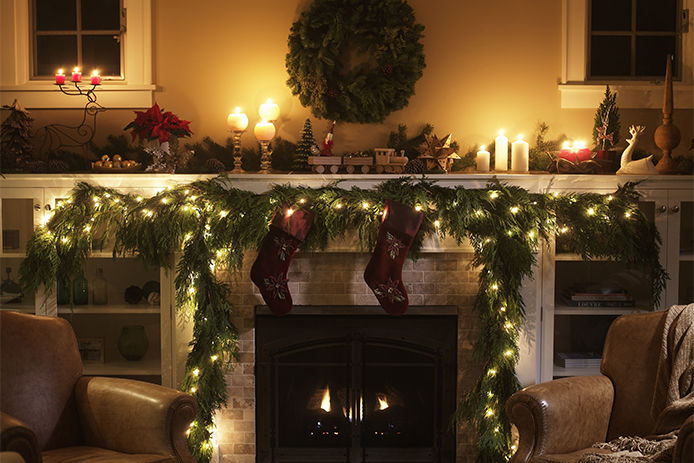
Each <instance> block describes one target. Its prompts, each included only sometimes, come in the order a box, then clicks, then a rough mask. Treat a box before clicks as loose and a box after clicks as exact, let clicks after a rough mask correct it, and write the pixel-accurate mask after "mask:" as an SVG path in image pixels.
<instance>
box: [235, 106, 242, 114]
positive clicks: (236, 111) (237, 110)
mask: <svg viewBox="0 0 694 463" xmlns="http://www.w3.org/2000/svg"><path fill="white" fill-rule="evenodd" d="M240 112H241V108H239V107H238V106H237V107H235V108H234V114H239V113H240Z"/></svg>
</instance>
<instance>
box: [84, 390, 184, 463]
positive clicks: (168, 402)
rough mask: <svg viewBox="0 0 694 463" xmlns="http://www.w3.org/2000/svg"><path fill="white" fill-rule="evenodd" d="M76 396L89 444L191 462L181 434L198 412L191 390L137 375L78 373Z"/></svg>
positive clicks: (86, 440) (85, 436)
mask: <svg viewBox="0 0 694 463" xmlns="http://www.w3.org/2000/svg"><path fill="white" fill-rule="evenodd" d="M75 397H76V400H77V410H78V413H79V417H80V421H81V423H82V431H83V434H84V439H85V442H86V443H87V444H88V445H93V446H96V447H103V448H107V449H111V450H116V451H120V452H126V453H155V454H162V455H171V456H175V457H176V458H177V460H178V461H180V462H191V463H192V462H195V459H194V458H193V456H192V454H191V453H190V451H189V450H188V445H187V443H186V434H185V432H186V430H187V429H188V427H189V425H190V423H191V422H192V421H193V418H194V417H195V413H196V412H197V402H196V401H195V399H194V398H193V397H192V396H191V395H189V394H185V393H183V392H179V391H176V390H174V389H169V388H166V387H162V386H157V385H156V384H150V383H145V382H142V381H133V380H129V379H120V378H104V377H83V378H81V379H80V380H79V381H78V382H77V384H76V385H75ZM143 436H147V438H146V439H143V438H142V437H143Z"/></svg>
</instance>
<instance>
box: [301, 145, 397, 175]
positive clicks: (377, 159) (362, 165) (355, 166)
mask: <svg viewBox="0 0 694 463" xmlns="http://www.w3.org/2000/svg"><path fill="white" fill-rule="evenodd" d="M407 161H408V159H407V156H405V153H404V152H403V151H401V152H400V154H397V153H396V152H395V150H394V149H392V148H376V149H375V150H374V156H373V157H371V156H368V155H366V156H364V155H356V156H349V155H347V156H309V158H308V163H309V165H310V166H311V170H312V171H313V172H315V173H317V174H324V173H326V172H329V173H331V174H337V173H338V172H340V170H343V171H344V172H346V173H348V174H353V173H355V172H357V170H358V171H359V172H360V173H362V174H368V173H369V172H372V171H373V172H376V173H377V174H383V173H387V174H401V173H403V172H405V164H407Z"/></svg>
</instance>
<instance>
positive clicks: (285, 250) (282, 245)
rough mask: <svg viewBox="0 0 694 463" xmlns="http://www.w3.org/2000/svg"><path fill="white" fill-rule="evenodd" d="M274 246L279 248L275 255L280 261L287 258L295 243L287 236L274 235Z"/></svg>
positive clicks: (294, 247)
mask: <svg viewBox="0 0 694 463" xmlns="http://www.w3.org/2000/svg"><path fill="white" fill-rule="evenodd" d="M274 243H275V246H277V247H278V248H279V250H278V251H277V255H278V256H279V258H280V260H281V261H285V260H287V256H289V254H291V253H292V252H294V250H295V249H296V244H294V243H293V242H292V240H288V239H287V238H278V237H277V236H275V239H274Z"/></svg>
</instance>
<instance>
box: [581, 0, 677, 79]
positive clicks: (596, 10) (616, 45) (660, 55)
mask: <svg viewBox="0 0 694 463" xmlns="http://www.w3.org/2000/svg"><path fill="white" fill-rule="evenodd" d="M589 5H590V13H589V18H590V23H589V29H590V30H589V32H590V33H589V41H590V45H589V47H588V50H589V54H590V59H589V60H588V78H589V79H600V80H604V79H611V80H617V79H629V80H639V79H645V80H652V79H654V78H662V76H663V75H664V74H665V62H666V57H667V55H673V56H674V57H675V59H674V67H673V75H674V76H679V70H680V68H681V65H680V59H679V57H680V56H681V52H680V50H681V45H680V44H681V40H680V36H681V19H680V18H681V14H682V13H681V12H682V5H681V0H609V1H605V0H591V1H590V2H589Z"/></svg>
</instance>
